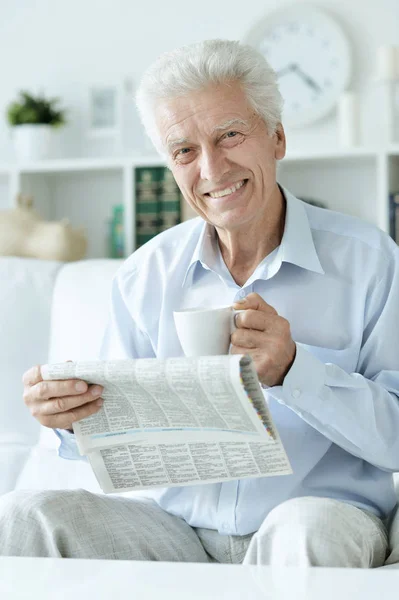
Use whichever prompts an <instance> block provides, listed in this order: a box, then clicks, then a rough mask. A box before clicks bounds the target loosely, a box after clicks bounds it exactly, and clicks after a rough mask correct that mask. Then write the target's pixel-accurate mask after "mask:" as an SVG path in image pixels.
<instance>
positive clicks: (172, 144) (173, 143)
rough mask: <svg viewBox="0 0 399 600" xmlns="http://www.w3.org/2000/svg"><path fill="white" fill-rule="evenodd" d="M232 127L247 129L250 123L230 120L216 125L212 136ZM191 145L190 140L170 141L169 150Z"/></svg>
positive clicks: (178, 139)
mask: <svg viewBox="0 0 399 600" xmlns="http://www.w3.org/2000/svg"><path fill="white" fill-rule="evenodd" d="M232 125H245V126H246V127H248V125H249V123H248V121H244V120H243V119H229V120H228V121H225V122H224V123H221V124H220V125H216V127H214V128H213V129H212V131H211V134H213V133H215V131H223V130H225V129H229V127H231V126H232ZM188 143H189V139H188V138H185V137H184V138H177V139H174V140H173V139H172V140H170V141H168V143H167V147H168V150H172V148H174V147H175V146H180V145H181V144H188Z"/></svg>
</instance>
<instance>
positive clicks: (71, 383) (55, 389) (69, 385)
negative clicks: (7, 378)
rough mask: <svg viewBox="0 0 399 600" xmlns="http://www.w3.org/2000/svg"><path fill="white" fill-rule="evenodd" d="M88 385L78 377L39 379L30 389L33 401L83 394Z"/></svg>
mask: <svg viewBox="0 0 399 600" xmlns="http://www.w3.org/2000/svg"><path fill="white" fill-rule="evenodd" d="M87 390H88V385H87V383H86V382H85V381H81V380H79V379H65V380H63V381H41V382H39V383H38V384H37V385H35V387H34V388H32V389H31V390H30V397H31V400H32V401H33V402H38V401H42V400H49V399H50V398H58V397H62V396H76V395H79V394H85V393H86V392H87Z"/></svg>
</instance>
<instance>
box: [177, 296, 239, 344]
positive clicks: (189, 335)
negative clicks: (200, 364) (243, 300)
mask: <svg viewBox="0 0 399 600" xmlns="http://www.w3.org/2000/svg"><path fill="white" fill-rule="evenodd" d="M239 312H243V311H242V310H234V309H233V307H232V306H222V307H220V308H205V307H197V308H186V309H184V310H178V311H175V312H174V313H173V317H174V320H175V325H176V330H177V335H178V337H179V340H180V344H181V346H182V348H183V352H184V354H185V355H186V356H216V355H220V354H228V353H229V348H230V336H231V334H232V333H233V331H234V330H235V329H236V325H235V322H234V318H235V315H236V314H237V313H239Z"/></svg>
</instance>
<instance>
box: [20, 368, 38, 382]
mask: <svg viewBox="0 0 399 600" xmlns="http://www.w3.org/2000/svg"><path fill="white" fill-rule="evenodd" d="M39 381H43V379H42V372H41V370H40V365H36V366H34V367H32V368H30V369H28V371H25V373H24V374H23V375H22V383H23V384H24V385H35V384H36V383H39Z"/></svg>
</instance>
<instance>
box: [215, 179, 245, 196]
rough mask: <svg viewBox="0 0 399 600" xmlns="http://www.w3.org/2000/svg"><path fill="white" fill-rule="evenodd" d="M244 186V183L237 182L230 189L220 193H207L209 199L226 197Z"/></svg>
mask: <svg viewBox="0 0 399 600" xmlns="http://www.w3.org/2000/svg"><path fill="white" fill-rule="evenodd" d="M243 185H244V181H239V182H238V183H235V184H234V185H233V186H232V187H230V188H226V189H225V190H221V191H220V192H209V195H210V197H211V198H221V197H222V196H227V194H232V193H233V192H236V191H237V190H239V189H240V187H242V186H243Z"/></svg>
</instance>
